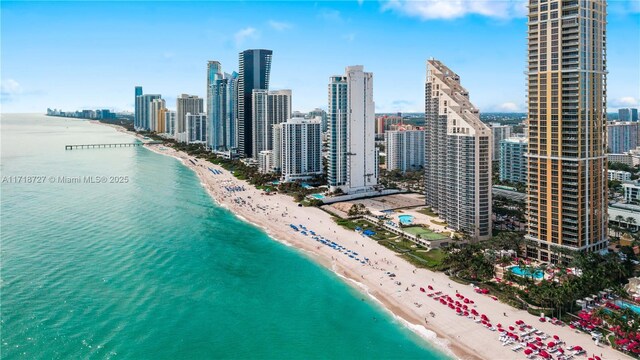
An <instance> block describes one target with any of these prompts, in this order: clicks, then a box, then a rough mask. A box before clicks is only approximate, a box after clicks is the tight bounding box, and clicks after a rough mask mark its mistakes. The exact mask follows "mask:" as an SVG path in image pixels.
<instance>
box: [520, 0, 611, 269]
mask: <svg viewBox="0 0 640 360" xmlns="http://www.w3.org/2000/svg"><path fill="white" fill-rule="evenodd" d="M606 6H607V4H606V1H604V0H595V1H591V0H590V1H582V0H580V1H578V0H550V1H538V0H530V3H529V24H528V25H529V53H528V56H529V66H528V89H529V91H528V101H529V116H528V122H529V129H528V134H529V150H528V177H527V195H528V196H527V197H528V199H527V222H528V226H527V238H528V239H530V240H532V241H533V242H534V243H535V244H536V246H530V247H528V248H527V255H528V256H529V257H534V258H538V259H540V260H542V261H551V262H555V261H557V250H556V247H557V246H560V247H563V248H566V249H570V250H581V251H594V250H600V249H604V248H606V246H607V235H606V231H607V179H606V176H607V173H606V168H607V163H606V160H607V158H606V154H605V149H606V143H605V132H606V108H605V107H606V92H605V88H606V66H605V59H606V49H605V47H606V33H605V31H606V29H605V27H606V21H607V19H606V15H607V14H606Z"/></svg>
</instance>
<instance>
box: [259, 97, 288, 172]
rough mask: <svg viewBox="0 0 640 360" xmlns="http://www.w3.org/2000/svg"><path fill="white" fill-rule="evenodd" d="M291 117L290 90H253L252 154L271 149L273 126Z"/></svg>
mask: <svg viewBox="0 0 640 360" xmlns="http://www.w3.org/2000/svg"><path fill="white" fill-rule="evenodd" d="M290 117H291V90H277V91H267V90H261V89H257V90H253V93H252V118H253V129H252V136H253V145H252V148H253V153H254V154H255V156H256V159H257V155H258V154H259V153H260V152H261V151H263V150H272V149H273V144H272V143H273V125H276V124H279V123H282V122H285V121H287V119H289V118H290Z"/></svg>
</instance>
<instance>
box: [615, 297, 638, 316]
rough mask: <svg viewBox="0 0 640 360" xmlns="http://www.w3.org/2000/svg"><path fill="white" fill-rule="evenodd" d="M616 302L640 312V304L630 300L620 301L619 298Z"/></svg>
mask: <svg viewBox="0 0 640 360" xmlns="http://www.w3.org/2000/svg"><path fill="white" fill-rule="evenodd" d="M615 304H616V305H618V306H620V307H623V308H629V309H631V310H632V311H633V312H634V313H636V314H640V306H638V305H635V304H631V303H628V302H626V301H620V300H617V301H616V302H615Z"/></svg>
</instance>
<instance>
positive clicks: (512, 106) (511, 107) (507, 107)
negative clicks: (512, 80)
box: [498, 102, 524, 112]
mask: <svg viewBox="0 0 640 360" xmlns="http://www.w3.org/2000/svg"><path fill="white" fill-rule="evenodd" d="M498 111H500V112H521V111H524V110H523V109H522V107H521V106H520V105H518V104H516V103H514V102H505V103H502V104H500V105H498Z"/></svg>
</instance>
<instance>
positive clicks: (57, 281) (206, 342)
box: [0, 114, 447, 359]
mask: <svg viewBox="0 0 640 360" xmlns="http://www.w3.org/2000/svg"><path fill="white" fill-rule="evenodd" d="M0 126H1V131H2V139H1V140H2V162H1V167H0V170H1V176H2V177H3V179H5V180H6V181H11V180H8V179H7V178H5V177H10V176H44V177H45V178H44V181H43V183H31V184H29V183H21V184H16V183H4V184H2V187H1V202H0V204H1V209H0V210H1V218H0V221H1V229H0V230H1V236H2V238H1V240H2V244H1V245H2V246H1V253H0V256H1V261H2V262H1V265H2V268H1V270H2V271H1V273H0V294H1V299H0V305H1V308H0V309H1V319H0V321H1V323H0V324H1V326H2V332H1V343H0V350H1V357H2V359H107V358H112V359H203V358H210V359H222V358H233V359H254V358H255V359H313V358H323V359H368V358H377V359H400V358H406V359H445V358H447V357H446V356H445V355H443V354H442V353H440V352H439V351H437V350H435V349H434V348H433V347H431V346H429V345H428V344H427V343H426V341H424V340H422V339H421V338H419V337H418V336H416V335H415V334H413V333H411V332H410V331H408V330H407V329H406V328H404V327H403V326H402V325H401V324H400V323H399V322H397V321H396V320H394V319H393V318H392V317H391V316H390V315H389V314H388V313H387V312H386V311H384V310H383V309H381V308H380V307H379V306H378V305H377V304H375V303H374V302H373V301H369V300H368V299H367V298H366V297H365V296H363V295H362V294H360V293H359V292H358V291H356V290H354V289H352V288H351V287H350V286H348V285H347V284H345V283H344V282H342V281H341V280H340V279H339V278H338V277H337V276H335V275H334V274H333V273H331V272H330V271H328V270H326V269H324V268H322V267H321V266H319V265H317V264H315V263H313V262H312V261H310V260H309V259H308V258H307V257H306V256H305V255H303V254H301V253H300V252H298V251H296V250H295V249H292V248H288V247H286V246H284V245H282V244H279V243H277V242H275V241H273V240H271V239H269V237H268V236H267V235H266V234H265V233H264V232H263V231H262V230H260V229H258V228H256V227H254V226H251V225H249V224H247V223H244V222H242V221H241V220H239V219H237V218H236V217H234V216H233V215H232V214H231V213H230V212H228V211H227V210H225V209H222V208H220V207H218V206H216V205H215V203H214V202H213V201H212V200H211V199H210V198H209V196H208V195H207V194H206V192H205V191H204V190H203V189H202V187H201V186H200V183H199V181H198V179H197V177H196V176H195V174H194V173H193V172H191V171H190V170H188V169H187V168H186V167H184V166H183V165H181V164H180V163H179V162H178V161H176V160H174V159H172V158H168V157H165V156H161V155H157V154H154V153H152V152H150V151H148V150H146V149H144V148H118V149H101V150H72V151H65V150H64V145H65V144H73V143H108V142H132V141H133V139H132V138H131V137H130V136H127V135H124V134H120V133H117V132H115V131H114V130H112V129H109V128H107V127H104V126H98V125H93V124H89V123H87V122H85V121H79V120H70V119H61V118H49V117H45V116H42V115H22V114H21V115H7V114H3V115H2V119H1V120H0ZM51 176H53V177H56V179H55V181H54V182H58V180H59V179H57V177H59V176H68V177H76V176H94V177H95V176H107V177H110V176H122V177H128V182H127V183H113V184H86V183H67V184H60V183H53V182H52V180H51V179H50V177H51ZM39 180H41V179H38V181H39ZM363 299H364V300H363Z"/></svg>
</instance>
